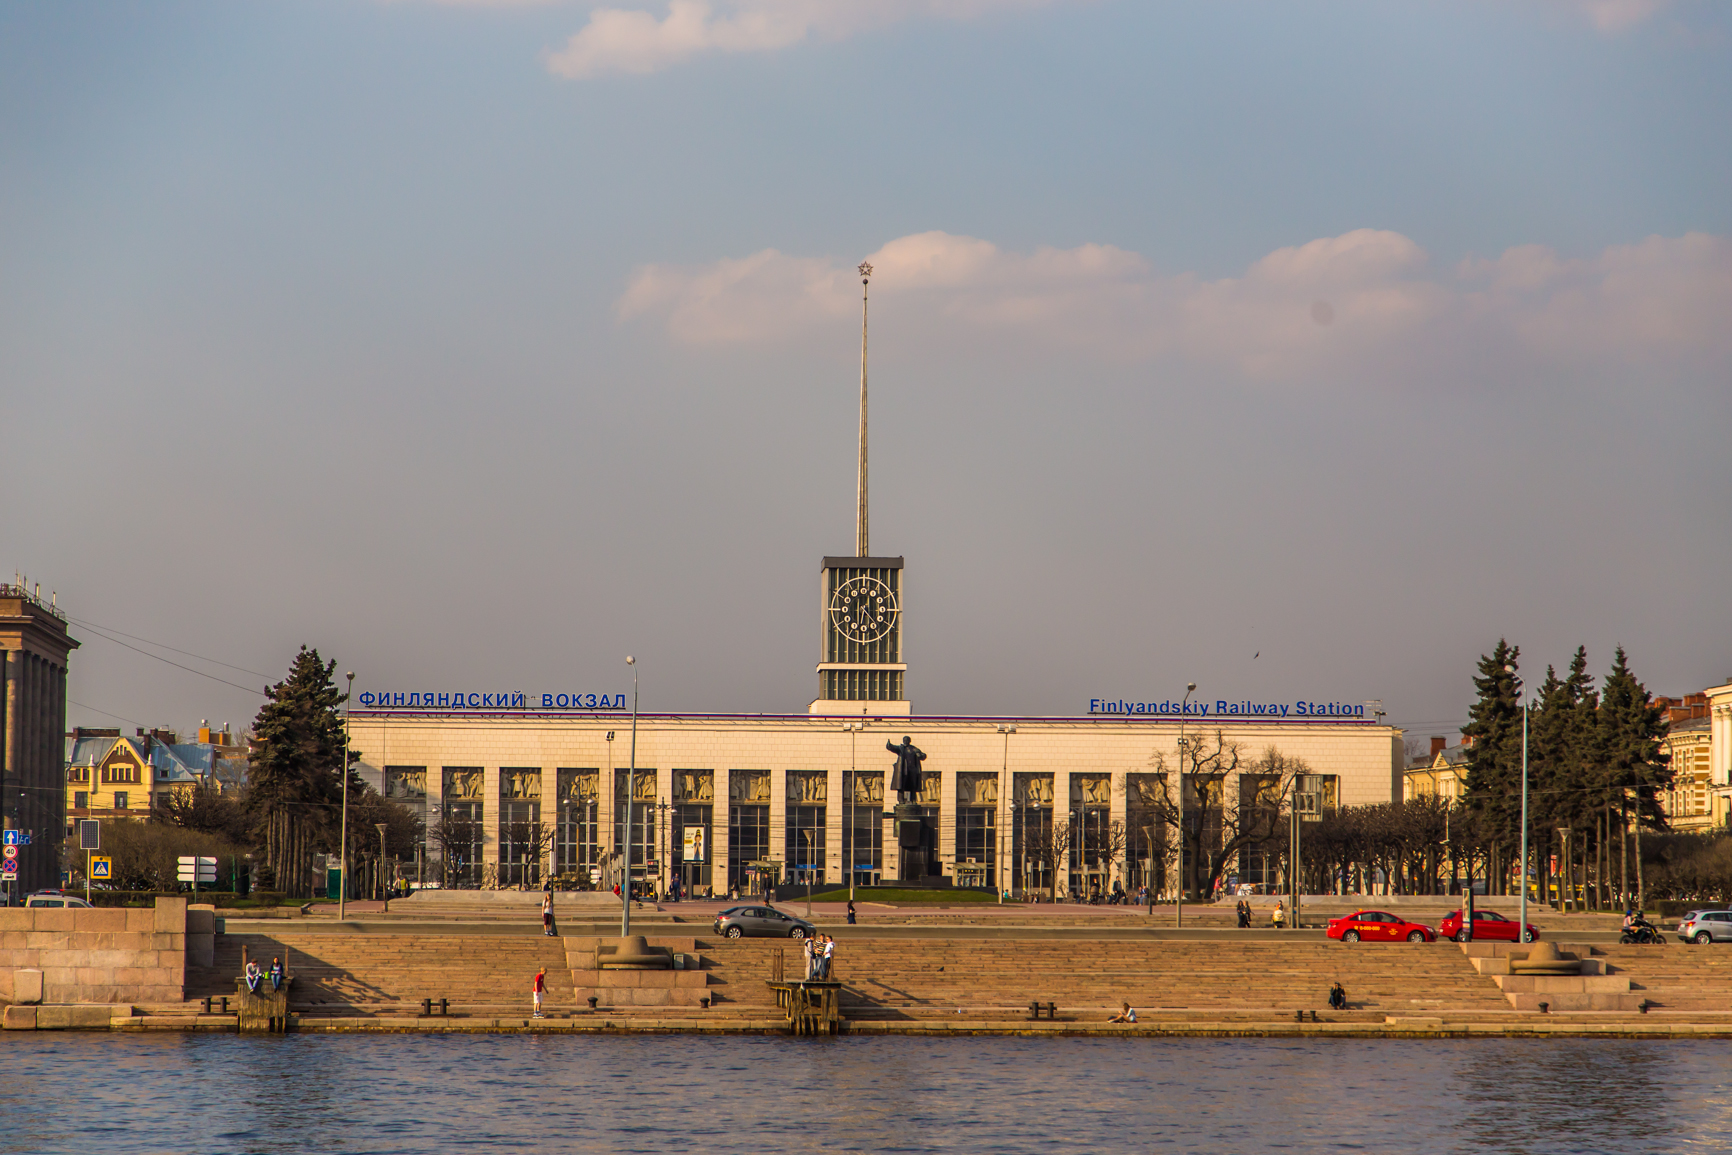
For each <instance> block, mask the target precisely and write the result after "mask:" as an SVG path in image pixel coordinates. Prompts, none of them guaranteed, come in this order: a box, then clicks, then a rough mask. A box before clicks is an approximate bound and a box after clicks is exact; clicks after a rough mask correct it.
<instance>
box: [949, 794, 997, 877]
mask: <svg viewBox="0 0 1732 1155" xmlns="http://www.w3.org/2000/svg"><path fill="white" fill-rule="evenodd" d="M997 855H998V775H996V774H958V775H957V776H956V873H957V877H958V878H959V879H961V878H964V877H968V876H973V877H974V878H977V879H978V880H979V881H981V882H984V883H985V884H986V885H988V886H997V885H998V875H997ZM970 867H977V868H981V869H983V870H984V873H977V872H976V871H975V870H972V869H969V868H970Z"/></svg>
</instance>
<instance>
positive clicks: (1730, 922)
mask: <svg viewBox="0 0 1732 1155" xmlns="http://www.w3.org/2000/svg"><path fill="white" fill-rule="evenodd" d="M1678 937H1679V938H1681V939H1683V940H1684V941H1685V942H1693V943H1695V944H1696V945H1697V946H1707V945H1708V944H1709V943H1711V942H1732V910H1692V911H1691V912H1689V913H1688V914H1686V915H1685V916H1684V917H1683V918H1682V919H1680V920H1679V921H1678Z"/></svg>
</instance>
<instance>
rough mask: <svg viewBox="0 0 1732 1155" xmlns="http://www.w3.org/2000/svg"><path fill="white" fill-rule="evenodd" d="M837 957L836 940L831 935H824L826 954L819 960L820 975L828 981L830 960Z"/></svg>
mask: <svg viewBox="0 0 1732 1155" xmlns="http://www.w3.org/2000/svg"><path fill="white" fill-rule="evenodd" d="M835 957H836V940H835V939H833V938H831V937H830V936H829V935H825V936H824V954H823V956H822V957H821V958H820V960H819V962H818V977H819V978H821V979H823V980H825V981H826V982H828V981H829V979H830V960H831V959H833V958H835Z"/></svg>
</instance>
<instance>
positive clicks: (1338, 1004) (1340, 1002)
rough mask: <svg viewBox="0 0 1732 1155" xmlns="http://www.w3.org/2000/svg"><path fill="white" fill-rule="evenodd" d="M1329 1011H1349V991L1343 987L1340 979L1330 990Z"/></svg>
mask: <svg viewBox="0 0 1732 1155" xmlns="http://www.w3.org/2000/svg"><path fill="white" fill-rule="evenodd" d="M1329 1009H1330V1010H1335V1011H1344V1010H1346V1009H1347V991H1346V990H1345V989H1344V988H1343V987H1342V986H1341V980H1339V979H1337V980H1336V981H1335V985H1334V986H1332V987H1330V988H1329Z"/></svg>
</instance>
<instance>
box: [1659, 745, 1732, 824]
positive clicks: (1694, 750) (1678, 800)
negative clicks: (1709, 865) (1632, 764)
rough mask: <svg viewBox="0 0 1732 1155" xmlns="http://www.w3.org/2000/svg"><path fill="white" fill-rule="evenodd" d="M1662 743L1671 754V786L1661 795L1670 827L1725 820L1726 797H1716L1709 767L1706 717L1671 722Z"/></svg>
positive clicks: (1710, 753)
mask: <svg viewBox="0 0 1732 1155" xmlns="http://www.w3.org/2000/svg"><path fill="white" fill-rule="evenodd" d="M1662 746H1663V748H1664V750H1665V752H1666V753H1667V754H1670V755H1671V756H1672V788H1671V789H1670V790H1667V791H1665V792H1664V793H1662V794H1661V795H1660V798H1659V802H1660V805H1661V807H1662V808H1663V809H1664V810H1665V812H1666V824H1667V825H1668V826H1670V827H1671V828H1672V829H1673V830H1709V829H1712V828H1714V827H1716V826H1723V825H1724V824H1725V822H1726V798H1725V795H1724V793H1722V794H1720V795H1719V797H1718V798H1716V796H1715V792H1714V788H1713V775H1712V773H1711V769H1712V766H1713V759H1712V741H1711V734H1710V727H1709V719H1707V718H1692V719H1690V720H1688V721H1684V722H1674V723H1673V724H1672V730H1671V733H1669V734H1667V735H1666V738H1665V741H1664V742H1663V743H1662Z"/></svg>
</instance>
